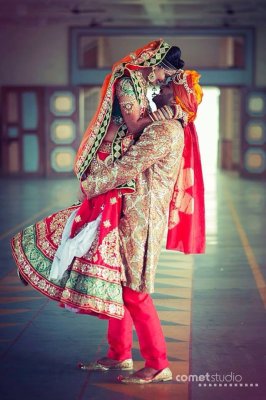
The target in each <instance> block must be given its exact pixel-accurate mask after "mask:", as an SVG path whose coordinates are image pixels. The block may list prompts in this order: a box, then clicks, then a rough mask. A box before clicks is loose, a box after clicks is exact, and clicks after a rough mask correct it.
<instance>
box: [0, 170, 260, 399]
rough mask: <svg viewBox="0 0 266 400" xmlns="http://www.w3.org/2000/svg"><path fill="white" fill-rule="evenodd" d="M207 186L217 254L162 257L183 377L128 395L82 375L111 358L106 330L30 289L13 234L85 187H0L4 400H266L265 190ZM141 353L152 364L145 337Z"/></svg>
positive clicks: (166, 307) (221, 181)
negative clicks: (84, 365)
mask: <svg viewBox="0 0 266 400" xmlns="http://www.w3.org/2000/svg"><path fill="white" fill-rule="evenodd" d="M205 185H206V213H207V253H206V254H205V255H202V256H183V255H178V254H177V253H175V252H166V251H165V250H163V251H162V253H161V257H160V262H159V267H158V274H157V284H156V293H155V294H154V295H153V298H154V301H155V304H156V307H157V309H158V312H159V315H160V318H161V321H162V326H163V330H164V333H165V336H166V340H167V346H168V352H169V359H170V361H171V368H172V370H173V374H174V377H176V379H175V380H174V381H173V382H170V383H165V384H157V385H141V386H131V385H130V386H126V385H121V384H119V383H117V382H116V380H115V377H116V375H117V373H115V372H108V373H100V372H97V373H96V372H94V373H84V372H81V371H79V370H78V369H77V368H76V365H77V363H78V361H79V360H93V359H97V358H99V357H100V356H102V355H104V353H105V351H106V348H107V347H106V342H105V328H106V322H105V321H101V320H98V319H96V318H93V317H88V316H80V315H74V314H72V313H70V312H68V311H64V310H62V309H61V308H59V307H58V306H57V304H56V303H53V302H51V301H49V300H47V299H46V298H45V297H43V296H42V295H41V294H39V293H38V292H35V291H34V290H33V289H31V288H28V287H27V288H25V287H23V286H21V284H20V282H18V280H17V277H16V275H15V269H14V262H13V261H12V259H11V256H10V248H9V239H10V237H11V236H12V234H13V233H15V232H17V231H18V230H20V229H21V227H24V226H27V225H30V224H31V223H32V222H33V221H35V220H37V219H41V218H42V216H45V215H48V214H50V213H51V212H52V211H54V210H58V209H60V208H63V207H65V206H67V205H69V204H71V203H72V202H73V201H74V200H75V199H76V194H77V184H76V182H75V180H62V181H56V180H50V181H48V180H25V181H23V180H9V181H7V180H1V181H0V190H1V192H0V193H1V194H0V206H1V221H0V251H1V252H0V263H1V264H0V335H1V336H0V399H1V400H17V399H27V400H36V399H38V400H44V399H45V400H46V399H51V400H85V399H89V400H91V399H95V400H96V399H110V400H111V399H112V400H124V399H136V400H137V399H153V398H156V399H167V400H168V399H169V400H171V399H180V400H188V399H190V400H225V399H226V400H239V399H241V400H242V399H248V400H263V399H265V398H266V379H265V377H266V339H265V336H266V319H265V308H266V287H265V281H266V266H265V259H266V245H265V243H266V242H265V222H266V221H265V209H266V207H265V204H266V196H265V194H266V191H265V183H262V182H253V181H248V180H242V179H239V178H237V177H236V176H234V175H231V176H229V175H221V174H218V175H217V176H216V175H215V176H210V177H208V180H207V181H206V182H205ZM133 355H134V359H135V360H136V362H135V368H138V367H140V366H142V361H141V357H140V354H139V351H138V345H137V339H136V337H135V342H134V351H133ZM189 374H190V375H193V376H190V381H191V382H190V383H189V384H188V381H187V380H188V375H189ZM206 374H209V375H206ZM200 375H202V376H203V375H204V377H202V378H200ZM211 375H212V376H211ZM199 379H202V380H201V381H199ZM203 379H204V380H203ZM208 379H209V380H208ZM178 380H179V382H178ZM225 384H227V386H225ZM219 385H220V386H219ZM221 385H222V386H221ZM231 385H232V386H231ZM235 385H236V386H235ZM241 385H242V386H241ZM252 385H253V386H252ZM256 385H258V386H256Z"/></svg>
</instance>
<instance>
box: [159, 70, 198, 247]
mask: <svg viewBox="0 0 266 400" xmlns="http://www.w3.org/2000/svg"><path fill="white" fill-rule="evenodd" d="M199 78H200V75H199V74H198V73H197V72H196V71H189V70H186V71H183V70H180V71H178V73H177V74H176V75H175V77H173V79H172V83H171V86H172V90H173V94H174V99H175V102H176V104H177V105H179V106H180V107H181V108H182V110H183V111H184V112H185V113H186V114H187V118H186V121H187V123H186V124H184V150H183V154H182V160H181V164H180V169H179V173H178V177H177V181H176V183H175V186H174V191H173V196H172V199H171V203H170V208H169V221H168V236H167V246H166V247H167V248H168V249H171V250H178V251H181V252H183V253H186V254H195V253H204V251H205V207H204V183H203V176H202V168H201V159H200V151H199V144H198V136H197V131H196V128H195V125H194V120H195V118H196V116H197V110H198V105H199V104H200V103H201V101H202V96H203V92H202V88H201V86H200V84H199Z"/></svg>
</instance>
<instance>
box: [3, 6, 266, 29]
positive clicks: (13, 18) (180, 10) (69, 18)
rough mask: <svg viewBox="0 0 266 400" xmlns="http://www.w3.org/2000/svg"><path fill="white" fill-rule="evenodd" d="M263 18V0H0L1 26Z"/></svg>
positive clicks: (245, 22) (256, 22)
mask: <svg viewBox="0 0 266 400" xmlns="http://www.w3.org/2000/svg"><path fill="white" fill-rule="evenodd" d="M265 21H266V0H249V1H247V0H246V1H244V0H241V1H239V0H231V1H226V0H97V1H93V0H23V1H21V0H0V25H1V27H3V26H7V25H14V26H17V25H26V26H38V25H41V26H45V25H53V24H67V25H69V26H77V25H83V26H91V27H131V28H133V27H156V26H158V27H160V26H161V27H165V26H167V27H176V28H180V27H181V28H182V27H239V26H240V27H241V26H242V27H243V26H245V27H256V26H262V25H263V26H265V25H266V23H265ZM0 29H1V28H0Z"/></svg>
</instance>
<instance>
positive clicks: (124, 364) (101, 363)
mask: <svg viewBox="0 0 266 400" xmlns="http://www.w3.org/2000/svg"><path fill="white" fill-rule="evenodd" d="M108 360H109V362H110V361H111V363H110V364H109V365H108ZM78 368H80V369H82V370H86V371H109V370H121V371H122V370H123V371H126V370H130V369H133V360H132V359H131V358H128V359H127V360H123V361H117V362H115V360H111V359H110V358H107V357H104V358H101V359H100V360H97V361H93V362H91V363H89V364H83V363H79V365H78Z"/></svg>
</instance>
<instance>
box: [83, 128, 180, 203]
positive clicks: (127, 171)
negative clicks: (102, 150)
mask: <svg viewBox="0 0 266 400" xmlns="http://www.w3.org/2000/svg"><path fill="white" fill-rule="evenodd" d="M173 135H174V136H176V135H177V136H178V147H179V149H178V152H179V151H180V152H181V151H182V150H183V146H184V136H183V135H184V134H183V128H182V126H181V124H180V123H178V122H173V123H170V124H169V123H165V122H154V123H152V124H151V125H150V126H148V127H147V128H146V129H145V130H144V132H143V134H142V135H141V136H140V138H139V140H138V141H137V143H136V144H134V145H132V146H130V148H129V150H128V151H127V152H126V153H125V155H124V156H123V157H122V158H121V159H119V160H116V161H115V162H110V163H109V164H108V165H106V164H105V163H104V162H98V163H97V164H96V165H95V163H94V165H93V168H91V170H90V171H89V175H88V176H87V178H86V179H85V180H84V181H82V182H81V186H82V189H83V191H84V193H85V194H86V196H87V197H88V198H91V197H95V196H97V195H99V194H101V193H105V192H108V191H109V190H111V189H115V188H116V187H118V186H120V185H123V184H125V183H127V182H129V181H130V180H132V179H134V178H136V176H137V175H139V174H140V173H141V172H143V171H145V170H146V169H148V168H149V167H151V166H152V165H153V164H155V163H156V162H158V161H159V160H162V159H163V158H164V157H165V156H166V155H167V154H169V152H170V151H171V143H172V139H173Z"/></svg>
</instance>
